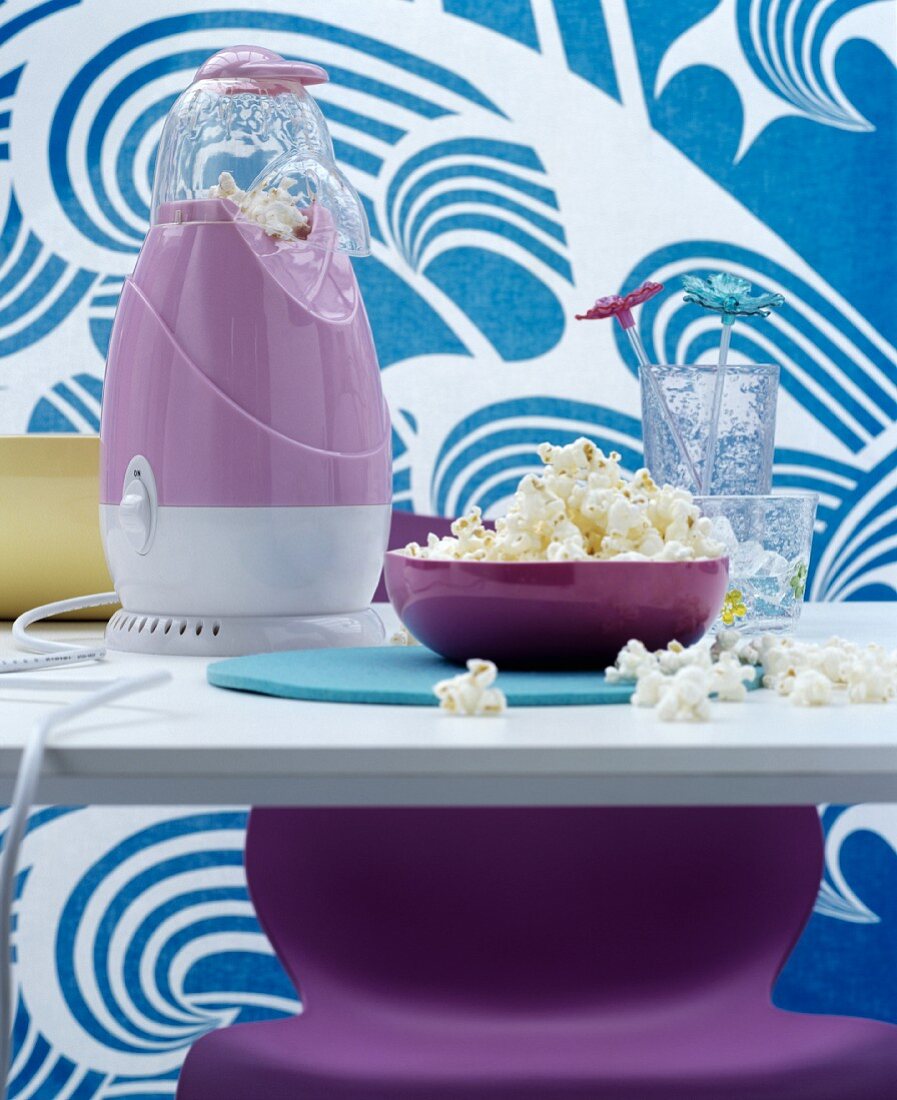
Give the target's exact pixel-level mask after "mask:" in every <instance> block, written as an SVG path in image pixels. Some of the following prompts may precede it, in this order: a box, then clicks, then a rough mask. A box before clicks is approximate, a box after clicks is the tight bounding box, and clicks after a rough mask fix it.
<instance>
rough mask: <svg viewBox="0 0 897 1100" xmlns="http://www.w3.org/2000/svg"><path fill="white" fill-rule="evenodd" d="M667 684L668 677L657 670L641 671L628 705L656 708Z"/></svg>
mask: <svg viewBox="0 0 897 1100" xmlns="http://www.w3.org/2000/svg"><path fill="white" fill-rule="evenodd" d="M669 682H670V677H669V676H664V674H663V673H662V672H661V671H660V670H659V669H657V668H652V669H648V670H647V671H643V672H642V673H641V674H640V675H639V677H638V679H637V681H636V685H635V691H634V692H633V693H632V698H631V699H630V700H629V701H630V703H632V705H633V706H635V707H656V706H657V704H658V703H659V702H660V700H661V697H662V696H663V693H664V691H665V690H666V686H667V684H668V683H669Z"/></svg>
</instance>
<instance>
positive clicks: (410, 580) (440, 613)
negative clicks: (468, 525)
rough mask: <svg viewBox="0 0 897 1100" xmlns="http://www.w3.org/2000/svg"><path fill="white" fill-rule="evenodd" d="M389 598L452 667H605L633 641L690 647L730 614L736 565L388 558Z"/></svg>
mask: <svg viewBox="0 0 897 1100" xmlns="http://www.w3.org/2000/svg"><path fill="white" fill-rule="evenodd" d="M384 573H385V578H386V589H387V592H388V593H389V599H390V602H391V603H392V606H393V607H394V608H395V610H396V613H397V614H398V616H399V618H400V619H401V620H402V623H403V624H404V625H405V627H407V629H408V630H409V631H410V632H411V633H412V634H413V635H414V637H415V638H417V639H418V641H420V642H423V644H424V645H426V646H428V647H429V648H430V649H433V650H435V651H436V652H437V653H439V654H441V655H442V656H443V657H445V658H447V659H448V660H449V661H456V662H459V663H463V662H464V661H466V660H468V659H469V658H470V657H482V658H484V659H487V660H491V661H495V663H496V664H497V665H498V666H499V667H500V668H501V667H505V668H551V667H555V668H576V667H584V666H585V667H596V668H603V667H605V666H606V665H609V664H612V663H613V661H614V660H615V658H616V656H617V654H618V653H619V651H620V650H621V649H622V647H623V646H624V645H625V644H626V643H627V642H628V641H629V639H630V638H638V639H639V640H640V641H642V642H644V643H645V645H646V646H647V647H648V649H662V648H663V647H664V646H666V645H669V643H670V642H672V641H673V640H674V639H675V640H678V641H680V642H682V644H683V645H691V644H692V643H693V642H696V641H698V639H699V638H701V637H702V636H703V634H704V633H705V632H706V631H707V628H708V627H709V626H710V625H711V624H712V623H713V622H714V620H715V619H716V616H717V615H718V614H719V610H720V608H721V607H722V603H723V597H724V596H725V594H726V586H727V583H728V578H729V561H728V558H717V559H715V560H712V561H684V562H666V561H664V562H659V561H619V562H615V561H576V562H547V561H546V562H485V561H429V560H427V559H422V558H409V557H407V556H406V555H405V554H403V553H402V552H400V551H395V550H391V551H390V552H389V553H388V554H387V555H386V564H385V567H384Z"/></svg>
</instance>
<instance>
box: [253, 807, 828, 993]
mask: <svg viewBox="0 0 897 1100" xmlns="http://www.w3.org/2000/svg"><path fill="white" fill-rule="evenodd" d="M821 863H822V840H821V832H820V827H819V821H818V817H817V814H816V811H815V810H814V809H812V808H811V807H805V808H768V809H767V808H710V807H691V808H670V809H667V808H624V809H613V808H576V807H573V808H560V807H558V808H555V807H540V808H526V809H519V808H427V809H417V808H411V809H406V808H396V809H367V808H364V809H343V808H339V809H329V808H328V809H256V810H253V811H252V815H251V818H250V826H249V835H248V838H247V846H246V867H247V875H248V879H249V886H250V890H251V893H252V897H253V900H254V902H255V905H256V910H257V912H258V914H259V917H260V919H261V921H262V924H263V926H264V928H265V930H266V932H267V933H268V935H269V937H270V938H271V941H272V943H273V945H274V948H275V950H276V951H277V954H278V956H279V957H280V959H281V961H282V962H283V963H284V965H285V966H286V968H287V971H288V972H289V974H290V976H291V977H292V978H293V980H294V982H297V984H298V986H299V988H300V992H301V993H302V995H303V998H304V999H305V1001H306V1004H307V1005H308V1006H309V1007H314V1006H315V1005H316V1004H320V1005H324V1004H326V1003H327V1002H330V1003H331V1004H333V1003H334V1002H340V1001H343V1002H345V1000H346V999H348V998H352V999H354V1000H356V1001H358V1000H359V999H360V1000H361V1001H363V1000H364V999H365V998H368V999H372V1000H377V1001H380V1002H382V1001H384V1000H393V1001H399V1002H407V1003H410V1004H414V1005H417V1006H424V1005H425V1004H427V1003H430V1004H438V1005H439V1006H440V1007H441V1008H442V1009H443V1010H444V1009H445V1008H446V1007H447V1006H448V1005H450V1004H452V1003H455V1004H457V1005H458V1007H459V1008H462V1007H463V1006H467V1005H473V1004H476V1005H477V1006H479V1007H480V1008H481V1009H482V1008H485V1007H487V1006H489V1005H494V1006H495V1007H496V1008H498V1007H499V1006H501V1007H503V1008H505V1009H508V1008H511V1009H513V1008H515V1007H519V1008H523V1007H525V1006H528V1007H532V1006H533V1005H534V1004H542V1005H545V1006H546V1007H552V1008H553V1009H554V1010H555V1011H557V1010H558V1009H559V1008H562V1007H563V1006H564V1005H567V1006H569V1007H571V1008H574V1007H576V1006H577V1005H580V1004H582V1003H583V1002H586V1001H587V1002H590V1003H592V1004H597V1005H599V1006H600V1005H601V1004H604V1003H606V1004H607V1006H608V1007H611V1006H613V1007H615V1008H619V1007H620V1006H621V1005H625V1003H627V1002H630V1001H631V1002H636V1003H637V1002H640V1001H643V1000H644V999H645V998H650V999H657V998H663V997H667V996H675V995H677V994H678V993H681V991H682V990H683V989H686V988H691V987H693V986H695V985H697V984H707V983H710V982H715V981H716V980H725V979H726V978H727V976H729V975H731V974H732V973H733V972H734V971H737V970H739V968H741V969H742V970H745V971H747V970H749V971H750V972H751V973H753V974H755V975H756V974H757V973H759V974H760V975H761V976H764V982H766V981H767V979H768V985H771V983H772V982H773V980H774V978H775V976H776V974H777V973H778V970H779V968H780V967H781V965H782V963H783V962H784V959H783V958H782V944H783V943H789V944H793V943H794V941H795V940H796V938H797V936H798V935H799V933H800V930H801V928H802V926H803V923H804V921H805V920H806V918H807V916H808V915H809V911H810V908H811V906H812V904H813V900H814V898H815V895H816V890H817V888H818V884H819V877H820V873H821Z"/></svg>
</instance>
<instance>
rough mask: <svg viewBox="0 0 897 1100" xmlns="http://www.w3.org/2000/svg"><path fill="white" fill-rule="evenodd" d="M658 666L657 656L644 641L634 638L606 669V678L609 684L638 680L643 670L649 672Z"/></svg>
mask: <svg viewBox="0 0 897 1100" xmlns="http://www.w3.org/2000/svg"><path fill="white" fill-rule="evenodd" d="M657 667H658V664H657V657H656V656H655V655H654V654H653V653H649V652H648V650H647V649H646V648H645V645H644V643H643V642H637V641H636V640H635V639H632V640H631V641H628V642H627V643H626V645H625V646H623V648H622V649H621V650H620V652H619V653H618V654H617V660H616V663H615V664H613V665H611V667H610V668H608V669H606V670H605V673H604V678H605V679H606V680H607V682H608V683H609V684H616V683H619V682H620V681H621V680H638V678H639V676H640V675H641V674H642V672H644V673H648V672H651V671H653V670H654V669H656V668H657Z"/></svg>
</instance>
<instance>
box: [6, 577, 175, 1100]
mask: <svg viewBox="0 0 897 1100" xmlns="http://www.w3.org/2000/svg"><path fill="white" fill-rule="evenodd" d="M117 602H118V597H117V596H116V594H115V593H114V592H104V593H102V594H100V595H96V596H82V597H79V598H77V599H73V600H60V601H59V602H58V603H52V604H45V605H44V606H43V607H36V608H34V610H33V611H27V612H25V614H24V615H20V616H19V618H18V619H16V621H15V623H14V624H13V628H12V633H13V638H14V639H15V641H16V642H18V643H19V645H22V646H24V647H25V648H26V649H30V650H32V651H33V652H37V653H38V654H39V656H36V657H22V658H12V659H8V660H0V673H2V672H28V671H31V670H34V669H38V668H48V667H52V666H57V667H58V666H60V665H67V664H72V663H73V662H81V661H100V660H102V659H103V658H104V657H105V656H106V648H105V646H102V645H100V646H82V645H71V644H69V643H67V642H55V641H49V640H47V639H41V638H34V637H32V636H31V635H30V634H28V633H27V629H28V627H29V626H32V625H33V624H34V623H36V622H38V621H39V620H41V619H45V618H49V617H50V616H52V615H61V614H64V613H65V612H66V611H80V610H82V609H83V608H87V607H102V606H105V605H107V604H111V603H117ZM170 679H171V673H170V672H165V671H159V672H150V673H147V674H146V675H144V676H133V677H127V678H124V677H123V678H122V679H120V680H116V681H115V682H114V683H112V684H108V685H106V686H105V687H102V688H99V689H98V690H97V691H93V692H91V693H90V694H89V695H88V696H86V697H85V698H84V699H79V700H78V701H77V702H74V703H70V704H69V705H68V706H65V707H62V708H61V709H60V710H57V711H54V712H53V713H52V714H49V715H47V717H46V718H42V719H41V720H40V721H39V722H37V723H36V724H35V726H34V729H33V731H32V733H31V736H30V737H29V739H28V741H27V742H26V744H25V749H24V751H23V753H22V759H21V762H20V763H19V774H18V776H17V777H16V785H15V790H14V792H13V797H12V804H11V807H10V821H9V825H8V826H7V829H6V834H5V836H4V838H3V854H2V863H0V1100H6V1093H7V1085H8V1082H7V1076H8V1074H9V1068H10V1058H11V1053H12V1027H13V1019H14V1016H13V1014H14V1011H15V1004H14V1001H13V993H12V903H13V897H14V895H15V881H16V868H17V866H18V862H19V850H20V849H21V846H22V840H23V838H24V836H25V829H26V828H27V825H28V813H29V811H30V809H31V806H32V804H33V802H34V796H35V792H36V791H37V784H38V780H39V779H40V771H41V764H42V762H43V756H44V749H45V748H46V744H47V738H48V737H49V735H50V733H51V732H52V731H53V730H54V729H56V727H57V726H61V725H63V724H64V723H66V722H70V721H71V720H72V719H73V718H77V717H79V716H80V715H82V714H86V713H87V712H88V711H91V710H94V709H95V708H97V707H102V706H104V705H105V704H106V703H111V702H114V701H115V700H116V699H122V698H124V697H125V696H126V695H131V694H132V693H133V692H135V691H144V690H146V688H150V687H155V686H156V685H158V684H163V683H165V682H166V681H168V680H170Z"/></svg>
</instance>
